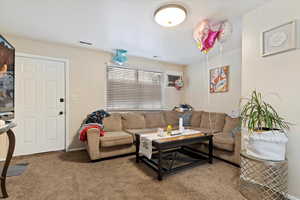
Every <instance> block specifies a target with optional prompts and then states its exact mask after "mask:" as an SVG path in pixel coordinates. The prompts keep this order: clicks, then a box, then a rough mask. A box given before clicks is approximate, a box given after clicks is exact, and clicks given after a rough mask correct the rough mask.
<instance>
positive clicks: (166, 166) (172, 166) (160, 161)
mask: <svg viewBox="0 0 300 200" xmlns="http://www.w3.org/2000/svg"><path fill="white" fill-rule="evenodd" d="M139 161H142V162H143V163H145V164H146V165H147V166H149V167H150V168H152V169H153V170H154V171H156V172H157V174H158V176H157V178H158V180H160V181H161V180H163V177H164V176H165V175H169V174H174V173H176V172H178V171H181V170H184V169H187V168H192V167H195V166H199V165H201V164H205V163H210V164H212V161H213V160H212V156H209V155H205V154H203V153H202V152H200V151H198V150H196V149H192V148H190V147H188V146H182V147H180V148H177V149H173V150H165V151H154V153H153V154H152V158H151V159H148V158H147V157H145V156H138V157H137V158H136V162H137V163H139Z"/></svg>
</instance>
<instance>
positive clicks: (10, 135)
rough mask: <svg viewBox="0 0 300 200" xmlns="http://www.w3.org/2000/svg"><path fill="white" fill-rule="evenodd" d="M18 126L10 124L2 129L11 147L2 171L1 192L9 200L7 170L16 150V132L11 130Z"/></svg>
mask: <svg viewBox="0 0 300 200" xmlns="http://www.w3.org/2000/svg"><path fill="white" fill-rule="evenodd" d="M15 126H16V124H15V123H9V124H5V125H4V126H3V127H0V135H2V134H4V133H6V134H7V136H8V140H9V146H8V151H7V155H6V159H5V163H4V167H3V169H2V173H1V177H0V180H1V191H2V194H3V198H7V197H8V194H7V191H6V185H5V182H6V174H7V170H8V167H9V164H10V161H11V159H12V156H13V153H14V150H15V143H16V140H15V134H14V132H13V131H12V130H11V129H12V128H14V127H15Z"/></svg>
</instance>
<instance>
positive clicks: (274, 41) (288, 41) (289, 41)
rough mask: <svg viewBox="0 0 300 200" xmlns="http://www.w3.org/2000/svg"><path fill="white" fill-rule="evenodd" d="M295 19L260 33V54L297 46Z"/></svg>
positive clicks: (274, 52) (270, 53)
mask: <svg viewBox="0 0 300 200" xmlns="http://www.w3.org/2000/svg"><path fill="white" fill-rule="evenodd" d="M296 37H297V21H296V20H294V21H290V22H287V23H285V24H282V25H280V26H277V27H274V28H272V29H269V30H266V31H264V32H263V33H262V56H263V57H265V56H270V55H274V54H278V53H283V52H286V51H290V50H294V49H296V48H297V38H296Z"/></svg>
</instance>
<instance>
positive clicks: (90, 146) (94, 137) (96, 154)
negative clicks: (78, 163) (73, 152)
mask: <svg viewBox="0 0 300 200" xmlns="http://www.w3.org/2000/svg"><path fill="white" fill-rule="evenodd" d="M99 145H100V136H99V130H98V129H96V128H91V129H89V130H88V131H87V145H86V148H87V151H88V153H89V156H90V159H91V160H97V159H99V158H100V146H99Z"/></svg>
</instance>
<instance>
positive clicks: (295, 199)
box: [287, 194, 300, 200]
mask: <svg viewBox="0 0 300 200" xmlns="http://www.w3.org/2000/svg"><path fill="white" fill-rule="evenodd" d="M287 198H288V199H289V200H300V199H299V198H296V197H294V196H292V195H289V194H288V195H287Z"/></svg>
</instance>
